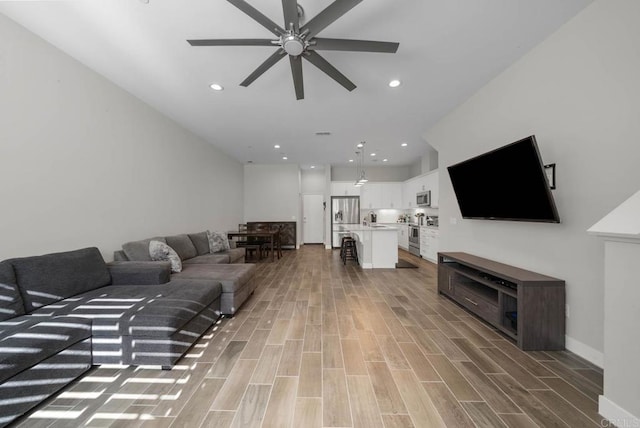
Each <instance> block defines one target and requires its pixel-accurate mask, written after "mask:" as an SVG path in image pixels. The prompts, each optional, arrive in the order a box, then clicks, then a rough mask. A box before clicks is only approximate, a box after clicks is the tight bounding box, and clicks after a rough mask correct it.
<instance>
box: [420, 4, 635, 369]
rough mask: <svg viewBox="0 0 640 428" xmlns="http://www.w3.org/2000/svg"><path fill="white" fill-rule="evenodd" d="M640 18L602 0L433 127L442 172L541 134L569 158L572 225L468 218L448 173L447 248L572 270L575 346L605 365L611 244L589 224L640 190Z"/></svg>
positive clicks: (444, 178) (443, 238) (566, 203)
mask: <svg viewBox="0 0 640 428" xmlns="http://www.w3.org/2000/svg"><path fill="white" fill-rule="evenodd" d="M639 19H640V2H637V1H635V0H599V1H596V2H595V3H593V4H592V5H591V6H589V7H587V8H586V9H585V10H584V11H583V12H581V13H580V14H579V15H577V16H576V17H575V18H574V19H573V20H571V21H569V22H568V23H567V24H566V25H564V26H563V27H562V28H560V29H559V30H558V31H557V32H556V33H555V34H554V35H552V36H551V37H549V38H548V39H547V40H546V41H544V42H543V43H541V44H540V45H539V46H538V47H536V48H535V49H533V50H532V51H531V52H529V53H528V54H527V55H525V56H524V57H523V58H522V59H521V60H520V61H518V62H517V63H516V64H515V65H513V66H511V67H510V68H509V69H508V70H506V71H505V72H504V73H502V74H501V75H500V76H499V77H497V78H496V79H494V80H493V81H492V82H490V83H489V84H488V85H486V86H485V87H484V88H483V89H481V90H480V91H479V92H478V93H477V94H476V95H474V96H473V97H471V98H470V99H469V100H468V101H467V102H465V103H464V104H463V105H462V106H461V107H459V108H458V109H456V110H455V111H453V112H452V113H451V114H449V115H448V116H447V117H445V118H444V119H443V120H442V121H440V122H439V123H438V124H437V125H436V126H434V127H433V128H432V129H430V130H429V131H428V132H427V133H426V135H425V139H426V140H427V141H429V143H430V144H432V145H433V146H434V147H435V148H436V149H437V150H438V154H439V161H440V166H441V167H442V168H441V170H442V171H446V169H445V168H444V167H446V166H447V165H451V164H453V163H456V162H459V161H461V160H463V159H466V158H469V157H471V156H474V155H477V154H480V153H482V152H485V151H487V150H490V149H493V148H496V147H499V146H502V145H505V144H507V143H510V142H512V141H515V140H517V139H520V138H522V137H526V136H528V135H530V134H535V135H536V137H537V140H538V144H539V147H540V152H541V155H542V158H543V160H544V162H545V163H551V162H555V163H556V164H557V170H556V183H557V190H554V191H553V194H554V197H555V199H556V203H557V205H558V210H559V213H560V217H561V220H562V223H561V224H559V225H557V224H534V223H518V222H498V221H481V220H461V219H460V211H459V209H458V205H457V202H456V200H455V197H454V194H453V192H452V189H451V182H450V180H449V177H448V174H446V173H443V174H441V176H440V229H441V234H440V242H441V244H440V248H441V249H442V250H456V251H466V252H470V253H475V254H477V255H480V256H484V257H488V258H491V259H495V260H499V261H502V262H505V263H509V264H513V265H517V266H520V267H524V268H527V269H530V270H534V271H538V272H541V273H544V274H548V275H551V276H556V277H558V278H562V279H564V280H565V281H566V284H567V303H568V304H569V306H570V318H569V319H567V335H568V342H567V347H568V348H569V349H571V350H573V351H574V352H577V353H579V354H581V355H583V356H585V357H587V358H589V359H590V360H592V361H594V362H597V363H599V364H601V363H602V349H603V277H604V273H603V249H602V244H601V243H600V242H599V241H598V240H597V239H596V238H595V237H592V236H588V235H587V234H586V232H585V231H586V229H588V228H589V227H590V226H591V225H593V224H594V223H595V222H596V221H597V220H599V219H600V218H601V217H603V216H604V215H605V214H606V213H607V212H609V211H610V210H611V209H612V208H614V207H615V206H617V205H618V204H619V203H620V202H622V201H623V200H625V199H626V198H627V197H629V196H630V195H631V194H633V193H635V191H636V190H638V188H640V168H638V160H639V159H640V120H638V117H640V79H639V78H638V76H640V55H639V54H638V52H639V51H638V43H639V41H640V26H639V25H637V23H638V21H639ZM506 179H508V178H506ZM451 218H455V219H457V225H452V224H451V223H450V219H451Z"/></svg>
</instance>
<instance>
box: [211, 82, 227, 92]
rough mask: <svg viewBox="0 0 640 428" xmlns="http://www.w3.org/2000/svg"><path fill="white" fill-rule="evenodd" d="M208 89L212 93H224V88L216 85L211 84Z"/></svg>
mask: <svg viewBox="0 0 640 428" xmlns="http://www.w3.org/2000/svg"><path fill="white" fill-rule="evenodd" d="M209 87H210V88H211V89H213V90H214V91H224V87H223V86H222V85H220V84H218V83H212V84H211V85H209Z"/></svg>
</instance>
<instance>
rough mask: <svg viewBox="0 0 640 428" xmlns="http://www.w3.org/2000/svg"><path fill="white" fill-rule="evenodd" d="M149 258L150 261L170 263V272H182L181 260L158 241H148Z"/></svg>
mask: <svg viewBox="0 0 640 428" xmlns="http://www.w3.org/2000/svg"><path fill="white" fill-rule="evenodd" d="M149 257H151V260H153V261H156V262H160V261H169V262H171V272H182V260H180V256H179V255H178V253H176V251H175V250H174V249H173V248H171V247H170V246H168V245H167V244H165V243H164V242H160V241H153V240H152V241H149Z"/></svg>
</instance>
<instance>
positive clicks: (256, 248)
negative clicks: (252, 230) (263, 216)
mask: <svg viewBox="0 0 640 428" xmlns="http://www.w3.org/2000/svg"><path fill="white" fill-rule="evenodd" d="M247 230H248V229H247V224H246V223H241V224H239V225H238V232H247ZM235 244H236V247H238V248H244V249H245V251H246V253H247V256H249V255H251V254H257V256H258V259H261V258H262V244H261V243H260V242H258V241H256V240H255V239H254V238H251V237H247V238H245V239H240V238H239V239H238V240H237V241H236V242H235Z"/></svg>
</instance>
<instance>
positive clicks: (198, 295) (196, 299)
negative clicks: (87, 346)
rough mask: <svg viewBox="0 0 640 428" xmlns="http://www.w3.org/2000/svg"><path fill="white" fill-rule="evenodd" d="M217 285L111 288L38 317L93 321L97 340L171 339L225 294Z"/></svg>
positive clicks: (48, 309) (184, 283)
mask: <svg viewBox="0 0 640 428" xmlns="http://www.w3.org/2000/svg"><path fill="white" fill-rule="evenodd" d="M221 292H222V291H221V286H220V284H219V283H218V282H216V281H202V280H200V281H199V280H185V279H180V280H179V281H177V282H176V283H173V281H172V282H169V283H167V284H162V285H110V286H107V287H103V288H100V289H98V290H93V291H89V292H87V293H84V294H83V295H81V296H75V297H73V298H70V299H66V300H63V301H62V302H58V304H56V305H51V306H48V307H45V308H41V309H40V310H38V311H36V312H35V313H34V314H33V316H34V318H35V317H40V316H43V317H50V316H52V315H57V314H69V315H70V316H73V317H80V318H88V319H91V320H92V330H93V336H94V337H109V336H111V337H113V336H162V337H166V336H171V335H172V334H174V333H175V332H176V331H177V330H178V329H180V328H181V327H182V326H183V325H185V324H187V323H188V322H189V321H190V320H191V319H192V318H193V317H195V316H196V315H197V314H198V313H200V311H202V310H203V309H204V308H205V307H207V306H209V305H211V303H212V302H214V301H215V300H216V299H218V297H219V296H220V293H221Z"/></svg>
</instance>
